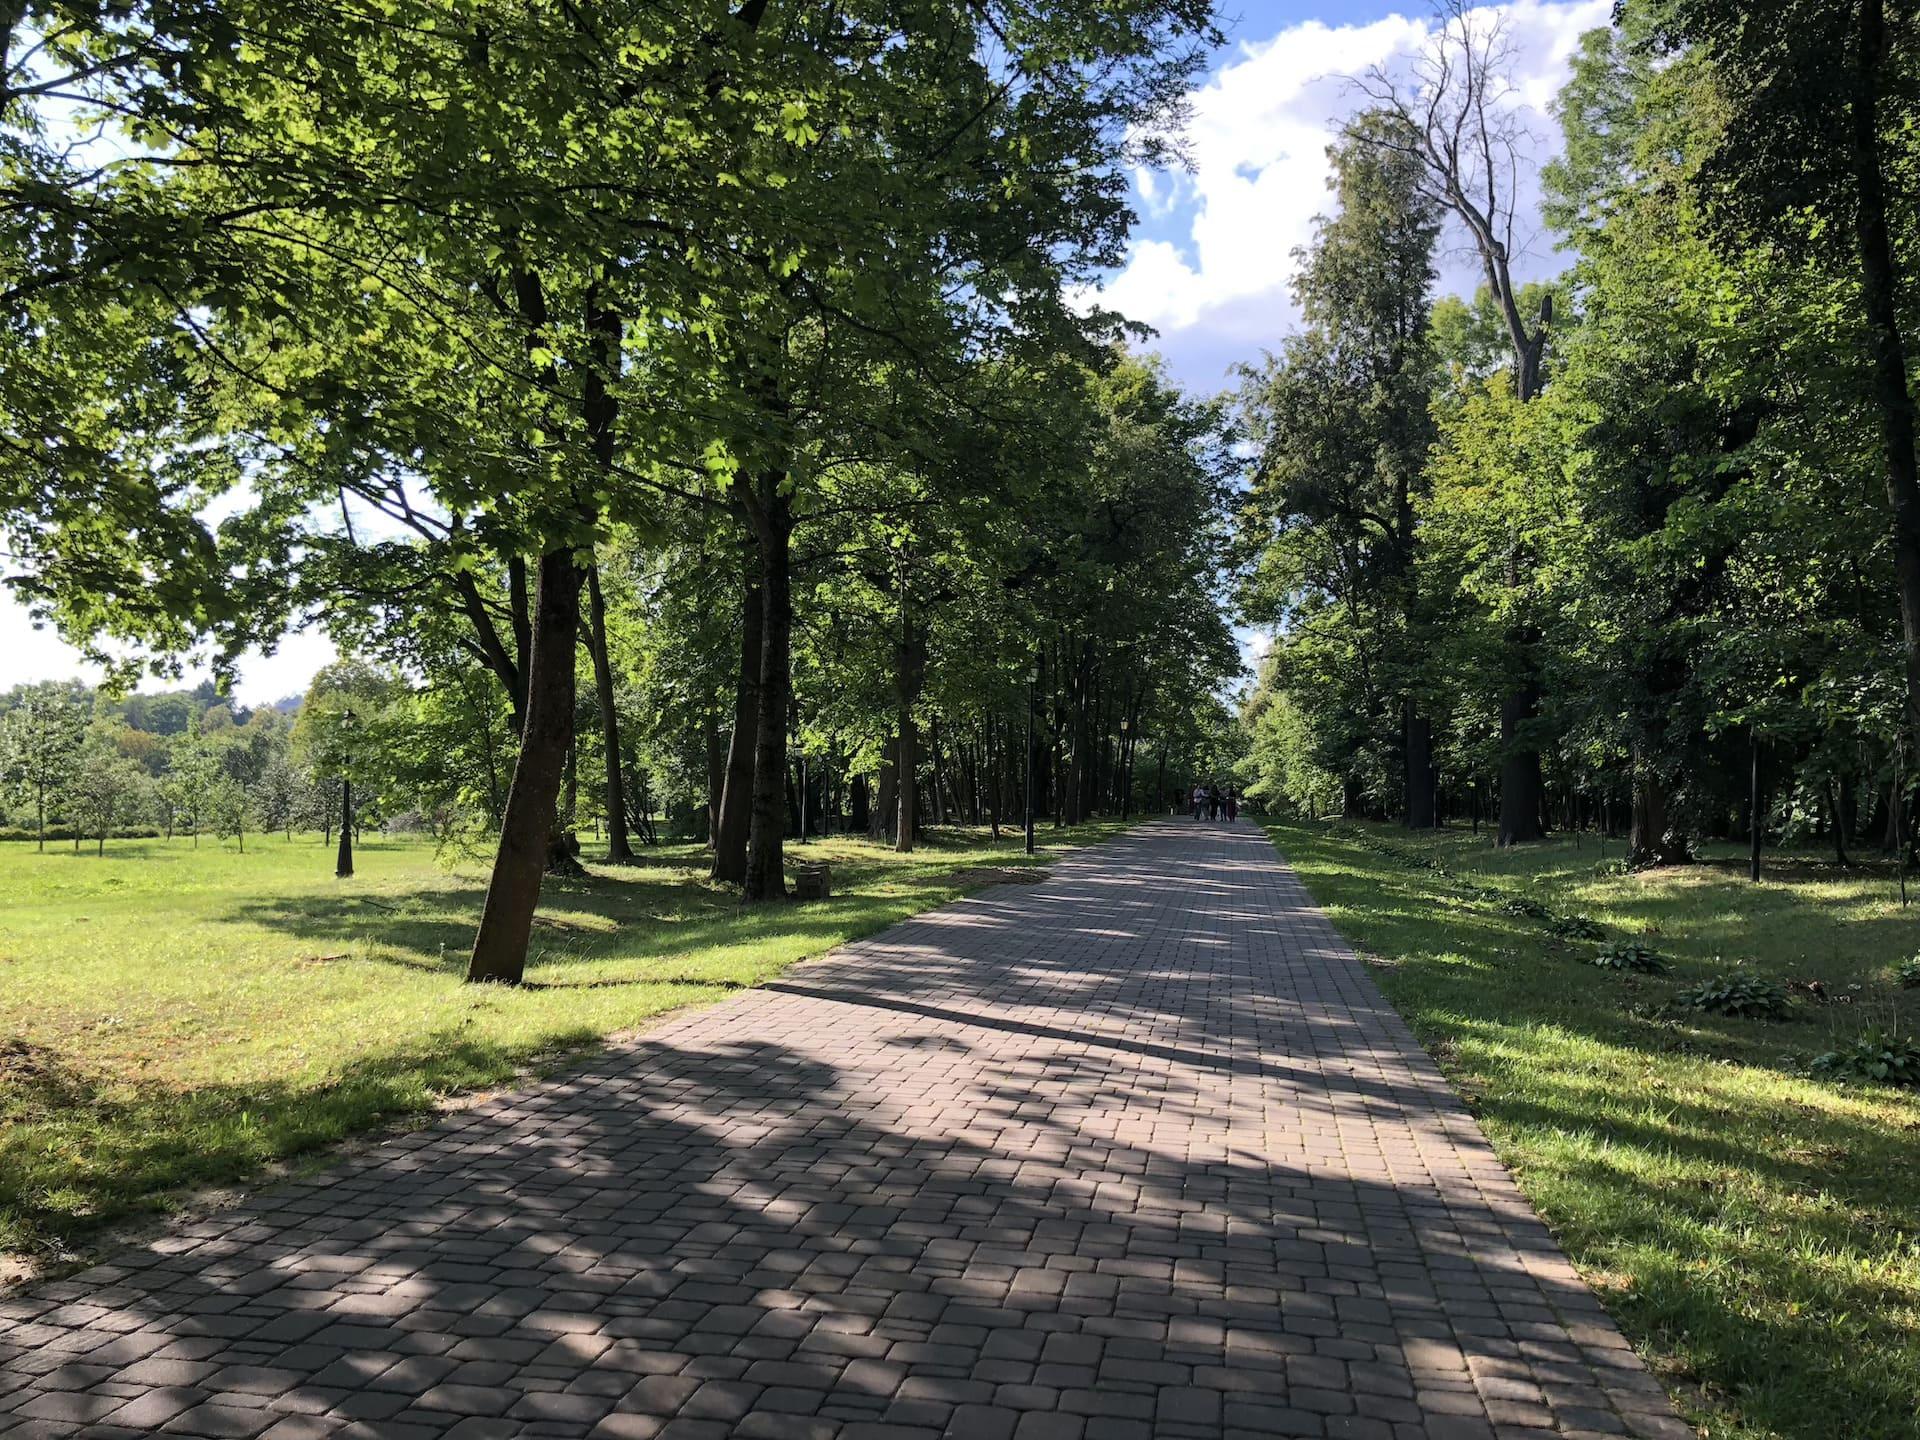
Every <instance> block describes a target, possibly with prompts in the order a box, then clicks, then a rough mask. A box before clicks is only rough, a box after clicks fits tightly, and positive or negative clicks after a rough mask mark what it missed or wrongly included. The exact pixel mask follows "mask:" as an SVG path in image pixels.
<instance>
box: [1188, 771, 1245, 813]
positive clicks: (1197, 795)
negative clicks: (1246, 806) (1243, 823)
mask: <svg viewBox="0 0 1920 1440" xmlns="http://www.w3.org/2000/svg"><path fill="white" fill-rule="evenodd" d="M1187 798H1188V801H1189V803H1190V805H1191V806H1192V813H1193V818H1194V819H1196V820H1198V819H1199V818H1200V815H1201V813H1202V812H1203V811H1204V812H1205V813H1206V817H1207V819H1209V820H1218V819H1219V818H1220V817H1221V816H1223V815H1224V816H1225V817H1226V819H1227V823H1228V824H1232V823H1233V822H1234V821H1236V820H1238V819H1239V818H1240V793H1239V792H1238V791H1237V790H1235V789H1234V788H1233V787H1232V786H1231V785H1229V786H1227V787H1225V788H1224V789H1222V788H1221V787H1220V786H1218V785H1215V784H1213V783H1212V782H1210V781H1209V782H1207V783H1204V784H1199V785H1195V786H1194V787H1193V794H1192V795H1190V796H1189V797H1187Z"/></svg>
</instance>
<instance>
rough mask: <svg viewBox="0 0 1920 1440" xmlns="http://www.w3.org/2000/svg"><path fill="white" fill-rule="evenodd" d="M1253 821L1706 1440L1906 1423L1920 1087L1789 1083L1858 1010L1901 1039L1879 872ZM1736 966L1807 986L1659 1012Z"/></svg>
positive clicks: (1913, 1015) (1916, 1020) (1895, 951)
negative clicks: (1468, 887)
mask: <svg viewBox="0 0 1920 1440" xmlns="http://www.w3.org/2000/svg"><path fill="white" fill-rule="evenodd" d="M1272 829H1273V834H1274V838H1275V840H1276V842H1277V843H1278V845H1279V846H1280V848H1281V850H1282V851H1283V852H1284V853H1285V854H1286V856H1287V858H1288V859H1289V860H1290V861H1292V863H1293V864H1294V865H1295V866H1296V867H1297V869H1298V870H1299V872H1300V874H1301V876H1302V878H1303V879H1304V880H1305V881H1306V883H1307V886H1308V888H1309V889H1310V890H1311V891H1312V892H1313V894H1314V896H1315V898H1316V899H1318V900H1319V901H1320V903H1321V904H1322V905H1324V906H1325V907H1326V909H1327V911H1328V913H1329V914H1330V915H1331V916H1332V918H1333V920H1334V923H1335V924H1336V925H1337V926H1338V927H1339V928H1340V930H1341V931H1342V933H1343V934H1345V935H1346V936H1348V937H1349V938H1350V939H1351V940H1352V941H1353V942H1354V944H1355V945H1356V947H1358V948H1359V949H1361V950H1362V951H1363V952H1367V953H1369V954H1370V956H1372V957H1374V958H1375V959H1376V960H1377V961H1378V962H1379V968H1378V970H1377V972H1376V973H1377V975H1378V978H1379V980H1380V983H1381V985H1382V987H1383V988H1384V989H1385V991H1386V992H1387V995H1388V996H1389V998H1390V999H1391V1000H1392V1001H1393V1003H1394V1004H1395V1005H1396V1006H1397V1007H1398V1008H1399V1009H1400V1011H1401V1013H1402V1014H1404V1015H1405V1016H1406V1017H1407V1019H1408V1021H1409V1022H1410V1023H1411V1024H1412V1025H1413V1027H1414V1029H1415V1031H1416V1032H1417V1033H1418V1034H1419V1036H1420V1038H1421V1040H1422V1042H1423V1043H1424V1044H1426V1046H1427V1047H1428V1048H1429V1049H1430V1050H1431V1051H1432V1052H1433V1053H1434V1054H1435V1056H1436V1057H1437V1058H1438V1059H1439V1061H1440V1063H1441V1065H1442V1066H1443V1068H1444V1069H1445V1070H1446V1072H1447V1073H1448V1075H1449V1076H1450V1077H1451V1078H1452V1080H1453V1082H1454V1084H1455V1085H1456V1086H1457V1087H1458V1088H1459V1089H1460V1090H1461V1091H1462V1093H1463V1094H1464V1095H1465V1096H1466V1097H1467V1100H1468V1103H1469V1104H1470V1105H1471V1106H1472V1108H1473V1109H1474V1111H1475V1113H1476V1114H1477V1115H1478V1116H1479V1118H1480V1121H1481V1123H1482V1124H1483V1125H1484V1126H1485V1128H1486V1130H1487V1133H1488V1135H1489V1137H1490V1138H1491V1139H1492V1141H1493V1143H1494V1145H1495V1147H1496V1148H1497V1149H1498V1150H1499V1152H1500V1154H1501V1156H1502V1158H1503V1159H1504V1160H1505V1161H1506V1162H1507V1163H1508V1164H1509V1165H1510V1166H1512V1167H1513V1169H1514V1170H1515V1172H1516V1173H1517V1174H1518V1176H1519V1179H1520V1183H1521V1186H1522V1187H1523V1188H1524V1189H1525V1191H1526V1192H1527V1194H1528V1195H1529V1196H1530V1197H1531V1198H1532V1200H1533V1202H1534V1203H1535V1205H1536V1206H1538V1207H1539V1209H1540V1211H1541V1212H1542V1214H1543V1215H1544V1216H1545V1217H1546V1219H1547V1220H1548V1222H1549V1223H1550V1224H1551V1225H1552V1226H1553V1228H1554V1229H1555V1231H1556V1232H1557V1233H1558V1234H1559V1236H1560V1238H1561V1240H1562V1242H1563V1243H1564V1244H1565V1245H1566V1247H1567V1249H1568V1251H1569V1252H1570V1253H1571V1254H1572V1256H1573V1258H1574V1260H1575V1261H1576V1262H1577V1263H1578V1264H1579V1265H1580V1266H1581V1267H1582V1269H1583V1270H1584V1271H1585V1273H1586V1274H1587V1276H1588V1278H1589V1279H1590V1280H1591V1281H1592V1282H1593V1283H1594V1284H1595V1286H1596V1287H1597V1288H1598V1289H1599V1290H1600V1292H1601V1294H1602V1296H1603V1298H1604V1299H1605V1300H1606V1302H1607V1304H1608V1307H1609V1308H1610V1309H1611V1310H1612V1311H1613V1312H1614V1314H1615V1315H1616V1316H1617V1317H1618V1318H1619V1320H1620V1322H1621V1324H1622V1326H1623V1328H1624V1329H1625V1330H1626V1331H1627V1333H1628V1334H1629V1336H1631V1337H1632V1338H1633V1339H1634V1341H1635V1342H1636V1343H1637V1344H1638V1345H1639V1346H1640V1347H1641V1348H1642V1350H1643V1351H1644V1352H1645V1353H1646V1354H1647V1355H1648V1356H1649V1358H1650V1359H1651V1360H1652V1361H1653V1363H1654V1364H1655V1365H1656V1367H1658V1368H1661V1369H1662V1370H1663V1371H1664V1373H1665V1374H1666V1376H1667V1377H1668V1379H1669V1380H1670V1381H1671V1382H1673V1383H1674V1385H1675V1387H1676V1390H1677V1391H1678V1393H1679V1395H1680V1397H1681V1399H1682V1402H1683V1403H1684V1404H1686V1405H1688V1406H1689V1408H1691V1409H1692V1410H1693V1411H1694V1412H1695V1414H1696V1417H1697V1418H1699V1419H1701V1420H1702V1421H1703V1422H1706V1423H1707V1428H1706V1429H1705V1430H1704V1431H1703V1433H1707V1434H1711V1435H1713V1436H1715V1437H1743V1440H1759V1437H1775V1436H1779V1437H1790V1440H1815V1437H1818V1440H1829V1437H1835V1436H1847V1437H1850V1440H1870V1437H1901V1440H1915V1437H1920V1096H1916V1095H1915V1094H1913V1093H1912V1092H1902V1091H1897V1090H1892V1089H1889V1088H1886V1087H1883V1086H1871V1085H1857V1086H1842V1085H1838V1084H1835V1083H1832V1082H1828V1081H1814V1080H1810V1079H1808V1078H1806V1077H1805V1074H1804V1066H1805V1062H1806V1061H1807V1059H1808V1058H1809V1057H1811V1056H1812V1055H1814V1054H1816V1053H1818V1052H1820V1051H1823V1050H1826V1049H1828V1048H1830V1047H1831V1046H1832V1044H1833V1043H1834V1042H1835V1041H1836V1040H1838V1039H1840V1038H1842V1037H1845V1036H1847V1035H1850V1034H1852V1033H1854V1032H1856V1031H1858V1030H1860V1029H1862V1028H1864V1027H1866V1026H1867V1025H1868V1024H1880V1025H1896V1026H1898V1027H1899V1028H1900V1029H1902V1030H1904V1031H1906V1032H1908V1033H1911V1032H1913V1031H1914V1030H1916V1029H1920V991H1914V990H1905V991H1903V990H1901V989H1900V988H1899V986H1898V983H1897V981H1896V978H1895V975H1894V969H1895V966H1896V965H1897V964H1898V963H1899V961H1901V960H1903V959H1905V958H1907V957H1908V956H1910V955H1912V954H1913V953H1914V951H1915V949H1916V948H1917V947H1920V907H1917V908H1916V909H1914V910H1909V911H1904V912H1903V911H1901V910H1900V908H1899V906H1898V903H1897V899H1896V897H1895V895H1894V893H1893V888H1892V886H1893V881H1892V877H1891V875H1890V874H1889V873H1888V872H1887V871H1885V870H1884V869H1882V870H1879V871H1878V872H1875V873H1871V874H1864V873H1860V872H1847V871H1841V870H1838V869H1837V868H1832V867H1827V866H1822V865H1819V864H1815V863H1811V862H1808V861H1804V860H1802V861H1800V862H1797V863H1796V864H1794V865H1792V866H1787V867H1777V869H1776V875H1777V878H1771V879H1769V880H1767V881H1766V882H1764V883H1762V884H1761V885H1759V886H1753V885H1750V884H1749V883H1748V882H1747V880H1746V878H1745V875H1744V873H1743V869H1742V866H1743V862H1741V861H1738V860H1736V859H1735V858H1734V857H1733V856H1732V854H1731V852H1729V853H1728V854H1727V855H1725V856H1722V857H1719V858H1715V857H1709V863H1707V864H1704V865H1700V866H1694V867H1688V868H1684V869H1669V870H1660V871H1653V872H1648V873H1645V874H1640V875H1631V876H1629V875H1622V874H1619V873H1617V870H1618V865H1617V861H1618V857H1619V854H1620V850H1619V846H1618V842H1615V844H1614V847H1613V852H1612V853H1613V856H1614V858H1615V862H1616V863H1615V865H1613V866H1611V867H1606V866H1601V865H1599V864H1597V863H1596V862H1597V861H1598V859H1599V857H1598V855H1597V853H1596V850H1595V848H1594V842H1593V839H1592V837H1591V836H1589V837H1587V838H1586V841H1585V844H1584V846H1582V847H1580V848H1575V847H1574V846H1573V845H1572V844H1571V843H1570V842H1566V841H1556V842H1553V843H1550V844H1545V845H1540V846H1533V847H1527V848H1524V849H1522V850H1519V851H1516V852H1507V853H1498V852H1494V851H1492V850H1490V849H1489V848H1487V846H1486V842H1485V840H1484V838H1482V839H1480V840H1476V839H1475V838H1474V837H1473V836H1471V835H1470V834H1467V833H1464V832H1461V831H1452V832H1446V833H1442V834H1437V835H1427V836H1415V835H1412V834H1409V833H1408V832H1406V831H1402V830H1398V829H1396V828H1393V827H1366V828H1365V829H1362V828H1361V827H1351V828H1349V827H1329V826H1326V825H1297V824H1278V825H1275V826H1273V827H1272ZM1356 833H1358V834H1364V835H1370V836H1371V838H1372V839H1373V841H1374V843H1375V844H1378V843H1379V842H1380V841H1381V840H1385V841H1387V842H1389V843H1390V844H1392V845H1393V846H1396V847H1399V848H1400V849H1401V850H1402V851H1408V852H1413V855H1414V856H1415V857H1416V858H1425V859H1428V860H1432V861H1434V862H1437V863H1438V864H1439V865H1441V866H1443V867H1445V868H1446V869H1447V870H1450V871H1452V872H1453V873H1454V876H1455V877H1457V878H1449V877H1448V876H1446V875H1443V874H1440V873H1436V872H1435V871H1433V870H1431V869H1427V868H1423V867H1421V866H1420V865H1418V864H1411V863H1407V862H1406V861H1405V860H1402V859H1399V858H1396V857H1394V856H1391V855H1383V854H1381V853H1378V852H1377V851H1376V850H1373V849H1369V848H1365V847H1363V846H1362V845H1361V844H1359V843H1357V842H1356V840H1355V839H1354V838H1352V837H1353V836H1354V835H1355V834H1356ZM1463 882H1464V883H1466V884H1472V885H1477V886H1484V887H1490V888H1493V889H1495V890H1498V891H1500V892H1502V894H1503V895H1504V894H1505V893H1506V892H1512V893H1513V894H1516V895H1529V896H1533V897H1534V898H1536V899H1538V900H1540V901H1542V902H1543V903H1544V904H1545V905H1546V906H1547V907H1548V908H1549V909H1550V910H1552V911H1554V912H1555V913H1558V914H1567V913H1575V914H1585V915H1588V916H1591V917H1592V918H1593V919H1595V920H1597V921H1599V922H1601V923H1602V924H1603V925H1605V926H1606V927H1607V928H1608V930H1609V933H1610V935H1611V936H1613V937H1616V938H1642V939H1644V940H1645V941H1646V943H1649V944H1651V945H1653V946H1654V947H1656V948H1657V949H1659V950H1660V951H1662V952H1664V953H1666V954H1667V955H1669V956H1670V957H1672V959H1673V960H1674V962H1675V963H1674V968H1673V972H1672V973H1671V974H1669V975H1664V976H1649V975H1633V974H1621V973H1616V972H1610V971H1605V970H1601V969H1598V968H1596V967H1594V966H1592V965H1590V964H1585V963H1582V962H1583V961H1585V960H1586V959H1587V958H1588V957H1590V956H1591V955H1592V954H1593V953H1594V952H1595V951H1596V950H1597V949H1598V948H1599V947H1598V946H1597V945H1596V944H1593V943H1580V942H1572V941H1565V942H1563V941H1556V940H1554V939H1553V938H1551V936H1550V935H1549V934H1548V932H1547V929H1546V927H1545V925H1543V924H1542V923H1541V922H1539V921H1537V920H1529V919H1526V918H1524V917H1517V916H1512V915H1508V914H1504V913H1501V911H1500V908H1499V900H1498V899H1493V900H1487V899H1476V898H1470V897H1469V896H1468V894H1467V892H1466V891H1465V890H1464V889H1463ZM1737 962H1746V963H1747V964H1748V965H1749V966H1750V967H1751V968H1752V969H1754V970H1756V971H1758V972H1759V973H1761V974H1763V975H1766V976H1769V977H1771V978H1773V979H1774V980H1776V981H1778V982H1780V983H1781V984H1783V985H1784V984H1788V983H1790V982H1801V983H1804V982H1808V981H1816V980H1817V981H1819V982H1820V984H1821V988H1823V989H1824V990H1825V991H1826V994H1827V999H1826V1000H1825V1001H1824V1002H1823V1001H1821V1000H1820V999H1818V998H1817V997H1815V996H1812V995H1809V994H1808V993H1807V992H1806V991H1805V990H1804V989H1800V988H1798V986H1797V985H1796V989H1795V995H1796V1006H1795V1008H1796V1012H1797V1018H1796V1019H1795V1020H1793V1021H1790V1022H1787V1023H1769V1022H1764V1021H1757V1020H1729V1019H1717V1018H1713V1017H1708V1016H1696V1015H1693V1014H1687V1015H1685V1016H1684V1017H1680V1018H1676V1017H1675V1016H1672V1015H1666V1014H1660V1013H1657V1012H1658V1011H1660V1009H1661V1007H1663V1006H1664V1005H1665V1003H1666V1002H1667V1001H1668V1000H1669V998H1670V997H1671V996H1672V995H1673V994H1674V993H1675V992H1676V991H1678V990H1680V989H1682V988H1684V987H1686V986H1688V985H1691V984H1697V983H1698V982H1699V981H1700V980H1702V979H1704V978H1706V977H1708V976H1710V975H1713V974H1716V973H1719V972H1722V971H1724V970H1728V969H1731V968H1733V966H1734V965H1735V963H1737Z"/></svg>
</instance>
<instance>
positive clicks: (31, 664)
mask: <svg viewBox="0 0 1920 1440" xmlns="http://www.w3.org/2000/svg"><path fill="white" fill-rule="evenodd" d="M337 653H338V652H336V651H335V650H334V648H333V644H332V642H331V641H329V640H328V639H327V638H326V636H324V635H322V634H320V633H319V632H318V631H306V632H304V633H300V634H292V635H288V636H286V637H285V638H284V639H282V640H281V642H280V646H279V648H278V649H277V650H276V651H275V652H274V653H273V654H271V655H262V654H261V653H260V652H259V651H257V650H249V651H248V652H247V653H246V654H245V655H244V656H242V657H241V660H240V664H239V668H238V673H237V675H236V676H235V678H234V684H233V696H234V698H235V699H236V700H238V701H239V702H240V703H241V704H243V705H270V704H272V703H273V702H274V701H276V700H281V699H284V698H285V697H287V696H289V695H304V694H305V693H306V690H307V682H308V681H309V680H311V679H313V672H314V671H316V670H318V669H319V668H320V667H321V666H322V665H325V664H327V663H328V662H329V661H331V660H333V659H335V658H336V655H337ZM0 655H4V656H5V657H6V663H5V665H4V666H0V689H5V688H7V687H9V686H12V685H15V684H20V683H23V682H33V681H38V680H84V681H86V682H87V683H88V684H89V685H95V684H98V683H99V681H100V678H101V675H100V668H99V667H98V666H97V665H93V664H90V663H89V662H88V661H87V660H86V658H85V657H84V656H82V655H81V653H80V652H79V651H78V650H76V649H74V648H73V646H71V645H69V644H67V642H66V641H64V640H62V639H61V638H60V636H59V635H58V634H56V633H55V631H54V630H53V628H52V627H51V626H44V625H36V624H35V623H34V621H33V617H32V616H31V615H30V614H28V612H27V607H26V606H24V605H22V604H21V603H20V602H19V601H18V600H15V599H14V598H13V597H12V596H11V595H10V594H8V593H6V592H5V591H4V590H0ZM207 674H208V672H207V671H206V670H204V669H189V670H188V672H187V674H186V677H185V678H184V679H183V680H180V681H177V682H176V681H171V680H153V681H149V682H147V683H146V684H143V685H141V686H140V687H139V688H140V689H142V690H171V689H174V688H175V687H176V685H197V684H198V683H199V682H200V681H202V680H204V679H206V678H207Z"/></svg>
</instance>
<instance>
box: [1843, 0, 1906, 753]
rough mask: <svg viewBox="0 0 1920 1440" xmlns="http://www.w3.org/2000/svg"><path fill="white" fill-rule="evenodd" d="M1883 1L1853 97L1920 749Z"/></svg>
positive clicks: (1863, 14)
mask: <svg viewBox="0 0 1920 1440" xmlns="http://www.w3.org/2000/svg"><path fill="white" fill-rule="evenodd" d="M1888 48H1889V47H1888V36H1887V25H1886V15H1885V11H1884V6H1883V3H1882V0H1863V3H1862V5H1861V10H1860V51H1859V58H1858V74H1857V77H1856V85H1857V90H1856V93H1855V95H1854V104H1853V151H1854V167H1855V172H1856V180H1857V181H1858V186H1857V195H1856V203H1855V208H1854V222H1855V228H1856V231H1857V233H1858V236H1859V243H1860V276H1861V287H1860V295H1861V301H1862V304H1863V306H1864V308H1865V311H1866V320H1867V354H1868V360H1869V362H1870V364H1871V367H1872V384H1873V397H1874V402H1875V404H1876V405H1877V407H1878V409H1879V412H1880V440H1881V445H1882V447H1883V449H1884V451H1885V463H1886V477H1885V478H1886V490H1887V508H1888V510H1889V511H1890V512H1891V519H1892V528H1893V568H1894V577H1895V583H1896V584H1897V586H1898V588H1899V592H1900V631H1901V639H1902V642H1903V650H1904V654H1905V658H1906V712H1907V713H1906V729H1907V735H1908V737H1909V739H1910V740H1911V741H1912V743H1913V748H1914V751H1915V753H1916V754H1920V460H1917V459H1916V456H1915V453H1914V444H1915V429H1916V425H1915V415H1914V401H1913V391H1912V390H1911V388H1910V387H1909V385H1908V380H1907V352H1906V341H1905V337H1904V336H1903V335H1902V334H1901V329H1900V307H1899V291H1900V277H1899V274H1898V271H1897V269H1896V264H1895V260H1894V254H1893V244H1892V240H1891V238H1890V236H1889V232H1888V226H1887V200H1886V180H1885V177H1884V175H1883V173H1882V170H1881V156H1880V88H1881V83H1882V77H1883V76H1884V74H1885V73H1886V69H1885V67H1886V64H1887V60H1888V58H1889V57H1888V54H1887V51H1888Z"/></svg>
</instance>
